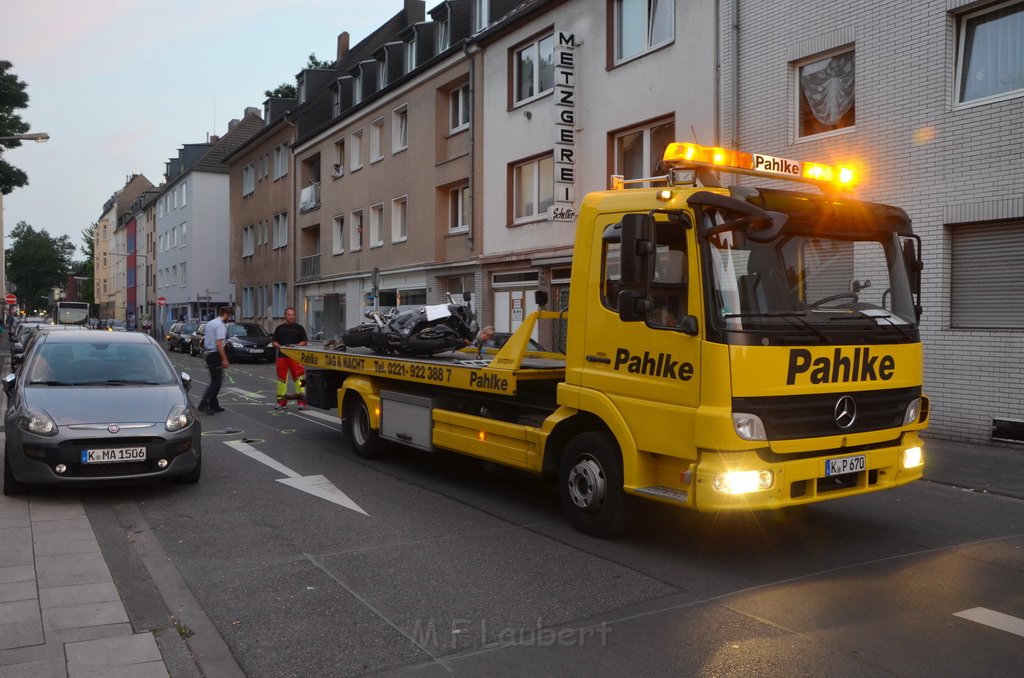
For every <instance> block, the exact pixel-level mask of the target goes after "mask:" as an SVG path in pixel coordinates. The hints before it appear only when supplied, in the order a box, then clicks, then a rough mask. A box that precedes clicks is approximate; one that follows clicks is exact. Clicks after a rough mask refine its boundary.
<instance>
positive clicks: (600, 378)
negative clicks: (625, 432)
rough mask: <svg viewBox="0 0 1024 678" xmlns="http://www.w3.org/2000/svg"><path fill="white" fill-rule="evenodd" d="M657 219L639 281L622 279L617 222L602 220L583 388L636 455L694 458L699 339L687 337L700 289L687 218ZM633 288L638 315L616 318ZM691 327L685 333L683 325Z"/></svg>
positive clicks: (614, 217)
mask: <svg viewBox="0 0 1024 678" xmlns="http://www.w3.org/2000/svg"><path fill="white" fill-rule="evenodd" d="M673 216H674V217H675V218H674V219H673V220H670V219H669V218H668V217H667V216H666V215H664V214H657V215H655V222H654V224H653V226H652V227H651V228H650V229H649V236H650V240H651V241H652V244H653V246H652V247H650V248H649V249H650V253H649V255H648V256H646V257H645V258H644V262H643V265H642V272H641V274H640V275H639V277H638V280H637V281H634V282H633V283H632V284H631V285H624V284H623V280H622V273H621V266H620V264H621V258H622V243H621V238H617V237H616V230H618V231H619V233H620V234H621V225H620V223H619V222H620V221H621V217H622V215H621V214H612V215H607V216H605V217H603V219H602V221H603V222H604V223H602V224H600V225H601V227H602V228H603V229H604V234H605V235H604V237H603V238H600V239H595V243H594V250H595V251H594V252H593V255H594V256H593V258H592V259H591V261H595V262H596V261H600V262H601V265H600V266H593V267H592V269H591V271H590V276H591V284H590V285H588V294H591V295H593V296H594V297H596V298H590V299H588V300H587V305H588V307H589V308H590V309H592V310H590V311H589V312H588V314H587V322H586V327H585V330H584V331H585V339H584V364H583V368H582V369H583V372H582V374H581V383H582V384H583V386H584V388H590V389H593V390H595V391H598V392H600V393H602V394H605V395H606V396H607V397H608V398H610V399H611V401H612V402H613V403H614V405H615V407H616V408H617V409H618V411H619V412H620V413H621V414H622V415H623V416H624V417H625V419H626V421H627V422H629V427H630V429H631V430H632V432H633V434H634V437H635V440H636V442H637V445H638V447H639V448H640V449H641V450H643V451H647V452H660V453H675V454H677V455H680V456H683V453H684V452H685V453H689V451H690V450H692V440H693V427H694V415H695V412H696V408H697V406H698V404H699V399H700V380H701V374H700V373H699V371H698V368H699V366H700V339H699V338H698V336H699V335H694V334H688V333H687V331H689V332H692V331H693V328H694V327H695V324H694V321H695V320H696V318H692V317H691V318H690V319H689V322H688V323H687V320H686V319H687V316H696V317H699V316H700V314H699V312H698V310H697V309H698V306H699V303H700V301H699V294H700V284H699V282H698V280H697V277H696V276H697V271H698V267H697V262H696V256H694V252H695V251H696V250H695V249H694V240H693V238H694V236H693V233H694V231H693V229H692V228H691V227H689V224H690V220H689V217H688V216H687V217H684V218H682V219H680V218H679V214H675V215H673ZM624 287H632V288H633V289H632V292H633V297H632V298H633V299H637V300H638V302H639V303H638V304H637V306H638V307H639V308H640V309H641V311H642V312H641V314H640V315H639V316H638V318H637V319H636V320H632V321H625V320H622V319H621V318H620V313H619V303H620V299H622V298H623V297H622V295H621V294H620V292H622V291H623V289H624ZM687 324H688V329H687V328H685V327H684V325H687Z"/></svg>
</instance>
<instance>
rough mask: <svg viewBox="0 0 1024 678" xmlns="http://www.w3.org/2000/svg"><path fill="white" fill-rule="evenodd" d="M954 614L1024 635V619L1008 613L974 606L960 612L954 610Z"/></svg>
mask: <svg viewBox="0 0 1024 678" xmlns="http://www.w3.org/2000/svg"><path fill="white" fill-rule="evenodd" d="M953 616H954V617H960V618H962V619H967V620H969V621H972V622H977V623H979V624H984V625H985V626H991V627H992V628H994V629H999V630H1000V631H1006V632H1007V633H1013V634H1016V635H1018V636H1024V619H1021V618H1020V617H1011V616H1010V615H1008V614H1003V613H1002V612H996V611H995V610H989V609H988V608H985V607H972V608H971V609H969V610H961V611H960V612H954V613H953Z"/></svg>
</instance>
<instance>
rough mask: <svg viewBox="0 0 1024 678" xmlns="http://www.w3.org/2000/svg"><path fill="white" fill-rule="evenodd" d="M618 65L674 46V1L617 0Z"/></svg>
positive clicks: (615, 10) (615, 23)
mask: <svg viewBox="0 0 1024 678" xmlns="http://www.w3.org/2000/svg"><path fill="white" fill-rule="evenodd" d="M612 11H613V12H614V19H613V21H614V25H615V63H620V62H622V61H626V60H627V59H632V58H633V57H635V56H638V55H640V54H643V53H645V52H649V51H651V50H653V49H655V48H657V47H661V46H662V45H666V44H668V43H670V42H672V39H673V38H674V37H675V25H676V16H675V14H676V12H675V2H674V0H614V7H613V10H612Z"/></svg>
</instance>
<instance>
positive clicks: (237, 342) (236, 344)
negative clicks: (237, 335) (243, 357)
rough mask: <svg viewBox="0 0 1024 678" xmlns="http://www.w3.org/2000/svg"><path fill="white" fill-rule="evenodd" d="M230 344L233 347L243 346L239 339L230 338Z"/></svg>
mask: <svg viewBox="0 0 1024 678" xmlns="http://www.w3.org/2000/svg"><path fill="white" fill-rule="evenodd" d="M228 344H230V345H231V347H232V348H242V342H240V341H238V340H237V339H228Z"/></svg>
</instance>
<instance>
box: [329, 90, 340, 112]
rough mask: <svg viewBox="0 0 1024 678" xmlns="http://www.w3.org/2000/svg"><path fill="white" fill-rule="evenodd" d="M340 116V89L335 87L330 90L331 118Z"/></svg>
mask: <svg viewBox="0 0 1024 678" xmlns="http://www.w3.org/2000/svg"><path fill="white" fill-rule="evenodd" d="M339 115H341V87H340V86H339V85H335V86H334V88H332V89H331V116H332V117H335V118H337V117H338V116H339Z"/></svg>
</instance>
